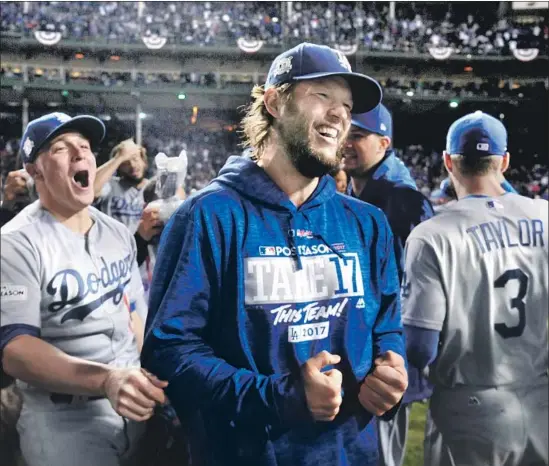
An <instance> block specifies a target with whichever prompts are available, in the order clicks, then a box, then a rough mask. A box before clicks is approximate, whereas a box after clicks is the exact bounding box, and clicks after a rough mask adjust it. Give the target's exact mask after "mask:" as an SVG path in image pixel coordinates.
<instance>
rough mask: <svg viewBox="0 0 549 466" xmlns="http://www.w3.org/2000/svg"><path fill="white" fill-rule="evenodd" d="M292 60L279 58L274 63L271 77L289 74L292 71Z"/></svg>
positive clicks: (290, 57)
mask: <svg viewBox="0 0 549 466" xmlns="http://www.w3.org/2000/svg"><path fill="white" fill-rule="evenodd" d="M292 58H294V57H293V56H289V57H284V58H279V59H278V60H277V62H276V63H275V66H274V69H273V76H280V75H281V74H285V73H289V72H290V71H291V70H292Z"/></svg>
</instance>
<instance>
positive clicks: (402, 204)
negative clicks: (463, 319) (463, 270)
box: [347, 150, 438, 403]
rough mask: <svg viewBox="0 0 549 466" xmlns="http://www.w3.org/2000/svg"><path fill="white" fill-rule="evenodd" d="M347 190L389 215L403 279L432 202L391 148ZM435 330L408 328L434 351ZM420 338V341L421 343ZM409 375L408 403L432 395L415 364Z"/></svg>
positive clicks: (405, 398)
mask: <svg viewBox="0 0 549 466" xmlns="http://www.w3.org/2000/svg"><path fill="white" fill-rule="evenodd" d="M347 193H348V194H350V195H351V196H353V197H358V198H359V199H361V200H362V201H364V202H368V203H370V204H373V205H375V206H377V207H379V208H380V209H381V210H382V211H383V212H384V213H385V215H387V219H388V220H389V224H390V225H391V229H392V231H393V234H394V247H395V257H396V260H397V267H398V274H399V277H400V278H401V279H402V274H403V271H404V248H405V246H406V240H407V239H408V235H409V234H410V232H411V231H412V230H413V229H414V228H415V227H416V225H418V224H419V223H421V222H423V221H424V220H427V219H428V218H431V217H432V216H433V215H434V210H433V206H432V205H431V203H430V202H429V200H428V199H427V198H426V197H425V196H424V195H423V194H422V193H420V192H419V191H418V189H417V186H416V183H415V182H414V180H413V179H412V176H411V175H410V171H409V170H408V168H407V167H406V165H404V163H403V162H402V160H400V159H399V158H398V157H397V156H396V155H395V153H394V152H393V151H392V150H388V151H387V152H386V154H385V157H384V158H383V159H382V160H381V161H380V162H379V164H378V165H377V166H375V167H373V168H372V169H371V170H370V172H369V177H368V181H367V182H366V186H365V187H364V189H363V190H362V192H361V193H353V190H352V184H351V183H349V185H348V187H347ZM433 333H434V334H435V335H426V334H425V332H421V334H419V335H417V336H415V335H414V334H413V333H410V332H408V331H407V332H406V336H407V339H408V340H410V339H414V340H418V342H410V343H417V344H414V346H420V347H423V346H425V345H426V344H428V346H429V348H422V349H423V350H424V351H426V352H428V353H431V352H432V350H433V348H430V346H431V342H432V341H435V342H436V341H438V340H437V339H436V337H437V336H438V332H433ZM420 342H421V343H422V344H421V345H419V343H420ZM433 351H434V350H433ZM408 379H409V381H408V390H407V391H406V393H405V395H404V402H405V403H411V402H413V401H418V400H423V399H425V398H429V397H430V396H431V392H432V386H431V384H430V383H429V382H428V381H427V380H426V379H425V378H424V377H423V375H422V374H421V373H420V371H419V370H418V369H417V368H416V367H414V366H412V365H410V366H409V367H408Z"/></svg>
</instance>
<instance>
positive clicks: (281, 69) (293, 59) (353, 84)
mask: <svg viewBox="0 0 549 466" xmlns="http://www.w3.org/2000/svg"><path fill="white" fill-rule="evenodd" d="M327 76H341V77H342V78H345V79H346V80H347V82H348V83H349V87H350V88H351V93H352V95H353V112H354V113H363V112H368V111H370V110H372V109H373V108H374V107H376V106H377V105H378V104H379V102H380V101H381V96H382V91H381V86H380V85H379V84H378V82H377V81H376V80H375V79H372V78H370V77H369V76H366V75H364V74H360V73H353V71H352V70H351V65H350V64H349V60H347V57H346V56H345V55H344V54H343V53H341V52H340V51H339V50H335V49H332V48H330V47H327V46H326V45H316V44H310V43H308V42H303V43H302V44H299V45H298V46H296V47H294V48H292V49H290V50H288V51H286V52H284V53H282V54H280V55H279V56H278V57H276V58H275V60H274V61H273V64H272V65H271V68H270V70H269V74H268V75H267V81H266V82H265V89H267V88H269V87H272V86H278V85H280V84H286V83H291V82H295V81H304V80H307V79H317V78H325V77H327Z"/></svg>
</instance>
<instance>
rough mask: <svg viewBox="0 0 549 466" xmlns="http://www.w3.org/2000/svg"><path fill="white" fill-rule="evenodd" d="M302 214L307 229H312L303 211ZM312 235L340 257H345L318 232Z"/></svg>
mask: <svg viewBox="0 0 549 466" xmlns="http://www.w3.org/2000/svg"><path fill="white" fill-rule="evenodd" d="M302 215H303V217H304V218H305V220H306V221H307V225H308V228H309V230H311V231H313V227H312V224H311V221H310V220H309V217H307V215H306V214H305V213H302ZM313 236H314V237H315V238H317V239H319V240H320V241H322V242H323V243H324V244H325V245H326V246H328V247H329V248H330V249H331V251H332V252H333V253H334V254H337V255H338V256H339V257H340V258H341V259H345V256H344V255H343V254H342V253H341V251H338V250H337V249H336V248H334V247H333V246H332V245H331V244H330V243H328V241H326V239H325V238H324V237H323V236H322V235H321V234H320V233H315V232H313Z"/></svg>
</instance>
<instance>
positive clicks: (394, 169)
mask: <svg viewBox="0 0 549 466" xmlns="http://www.w3.org/2000/svg"><path fill="white" fill-rule="evenodd" d="M371 177H372V179H373V180H386V181H390V182H391V183H392V184H393V185H395V186H398V187H404V186H407V187H410V188H413V189H417V186H416V182H415V181H414V179H413V178H412V175H411V174H410V170H408V168H407V167H406V165H404V163H403V162H402V160H400V159H399V158H398V157H397V156H396V155H395V153H394V151H392V150H389V151H387V153H386V154H385V157H384V158H383V160H382V161H381V163H380V164H379V165H378V166H377V167H375V168H374V169H373V170H372V175H371Z"/></svg>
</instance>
